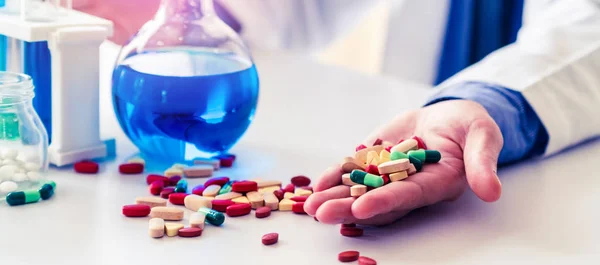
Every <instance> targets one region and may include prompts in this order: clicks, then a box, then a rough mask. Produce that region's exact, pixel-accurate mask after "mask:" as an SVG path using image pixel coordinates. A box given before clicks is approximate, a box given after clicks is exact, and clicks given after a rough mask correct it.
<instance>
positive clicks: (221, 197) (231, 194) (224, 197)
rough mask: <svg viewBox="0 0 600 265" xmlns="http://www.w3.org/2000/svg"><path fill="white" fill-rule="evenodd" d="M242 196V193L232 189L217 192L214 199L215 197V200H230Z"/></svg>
mask: <svg viewBox="0 0 600 265" xmlns="http://www.w3.org/2000/svg"><path fill="white" fill-rule="evenodd" d="M242 196H244V194H241V193H239V192H233V191H232V192H228V193H225V194H219V195H217V196H216V197H215V199H217V200H232V199H235V198H238V197H242Z"/></svg>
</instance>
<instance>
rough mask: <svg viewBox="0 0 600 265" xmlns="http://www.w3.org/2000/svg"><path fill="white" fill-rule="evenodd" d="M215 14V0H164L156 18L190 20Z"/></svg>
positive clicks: (162, 19)
mask: <svg viewBox="0 0 600 265" xmlns="http://www.w3.org/2000/svg"><path fill="white" fill-rule="evenodd" d="M214 14H215V9H214V6H213V0H162V2H161V4H160V8H159V9H158V12H157V13H156V18H155V19H158V20H161V21H166V20H188V21H189V20H199V19H202V18H203V17H205V16H209V15H214Z"/></svg>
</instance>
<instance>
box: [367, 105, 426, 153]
mask: <svg viewBox="0 0 600 265" xmlns="http://www.w3.org/2000/svg"><path fill="white" fill-rule="evenodd" d="M414 127H415V113H414V112H406V113H404V114H402V115H399V116H396V117H395V118H394V119H393V120H392V121H390V122H388V123H386V124H384V125H383V126H380V127H379V128H378V129H377V130H375V131H373V132H372V133H371V134H370V135H369V136H368V137H367V138H366V139H365V141H364V142H363V144H364V145H366V146H371V145H373V143H374V142H375V140H377V139H381V140H384V141H389V142H392V143H397V142H398V141H400V139H406V138H408V137H411V136H412V134H413V129H414Z"/></svg>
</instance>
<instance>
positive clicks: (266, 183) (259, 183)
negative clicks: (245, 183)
mask: <svg viewBox="0 0 600 265" xmlns="http://www.w3.org/2000/svg"><path fill="white" fill-rule="evenodd" d="M255 182H256V185H257V186H258V188H259V189H260V188H265V187H275V186H276V187H279V188H281V181H279V180H259V181H255Z"/></svg>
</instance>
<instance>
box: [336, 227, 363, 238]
mask: <svg viewBox="0 0 600 265" xmlns="http://www.w3.org/2000/svg"><path fill="white" fill-rule="evenodd" d="M340 234H342V235H343V236H347V237H359V236H362V235H363V230H362V229H361V228H358V227H342V228H341V229H340Z"/></svg>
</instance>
